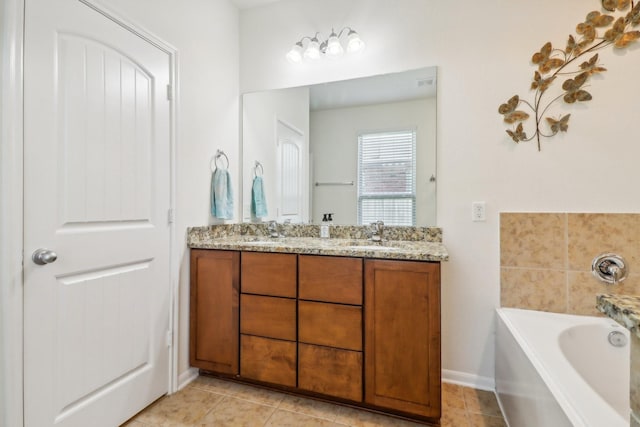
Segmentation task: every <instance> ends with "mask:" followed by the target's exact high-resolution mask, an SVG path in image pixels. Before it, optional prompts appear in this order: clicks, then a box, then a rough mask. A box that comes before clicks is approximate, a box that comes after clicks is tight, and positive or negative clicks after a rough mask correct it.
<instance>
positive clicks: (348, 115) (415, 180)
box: [242, 67, 437, 226]
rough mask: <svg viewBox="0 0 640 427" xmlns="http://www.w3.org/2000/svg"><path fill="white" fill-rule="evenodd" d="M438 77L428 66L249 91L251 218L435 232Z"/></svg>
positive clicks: (247, 194) (245, 190) (246, 166)
mask: <svg viewBox="0 0 640 427" xmlns="http://www.w3.org/2000/svg"><path fill="white" fill-rule="evenodd" d="M436 78H437V73H436V67H428V68H420V69H416V70H409V71H405V72H400V73H393V74H384V75H377V76H371V77H365V78H359V79H352V80H344V81H337V82H330V83H323V84H318V85H312V86H305V87H295V88H288V89H278V90H270V91H263V92H252V93H246V94H244V95H243V98H242V104H243V118H242V129H243V141H242V144H243V146H242V153H243V154H242V157H243V164H242V180H243V185H242V195H243V196H242V198H243V209H242V211H243V212H242V215H243V221H244V222H259V221H268V220H274V219H275V220H278V221H284V220H287V219H290V220H291V221H292V222H294V223H298V222H303V223H309V222H310V223H316V224H317V223H319V222H320V221H321V220H322V217H323V214H324V213H332V214H333V221H334V224H340V225H354V224H369V223H370V222H372V221H374V220H378V219H382V220H384V221H385V223H386V224H390V225H419V226H426V225H436V87H437V84H436ZM263 202H265V204H266V212H265V209H262V208H263V207H264V205H263ZM256 207H257V209H256Z"/></svg>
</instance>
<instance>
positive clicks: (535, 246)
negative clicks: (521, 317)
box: [500, 213, 640, 316]
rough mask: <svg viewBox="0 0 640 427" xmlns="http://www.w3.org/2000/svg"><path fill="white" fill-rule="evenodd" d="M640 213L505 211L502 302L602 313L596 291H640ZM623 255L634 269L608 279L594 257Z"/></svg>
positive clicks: (513, 304)
mask: <svg viewBox="0 0 640 427" xmlns="http://www.w3.org/2000/svg"><path fill="white" fill-rule="evenodd" d="M639 241H640V214H592V213H501V214H500V305H501V306H502V307H516V308H524V309H531V310H542V311H551V312H556V313H569V314H584V315H591V316H597V315H601V313H600V312H599V311H598V310H597V309H596V307H595V298H596V295H597V294H605V293H608V294H610V293H613V294H631V295H633V294H638V295H640V268H634V266H640V245H638V244H637V242H639ZM603 252H613V253H617V254H619V255H622V256H623V257H624V258H625V259H626V260H627V262H628V263H629V265H630V266H631V267H630V274H629V277H628V278H627V280H625V281H624V282H623V283H622V284H618V285H615V286H612V285H607V284H605V283H603V282H601V281H599V280H598V279H596V278H595V277H594V276H593V275H592V274H591V262H592V261H593V258H595V257H596V256H597V255H599V254H601V253H603Z"/></svg>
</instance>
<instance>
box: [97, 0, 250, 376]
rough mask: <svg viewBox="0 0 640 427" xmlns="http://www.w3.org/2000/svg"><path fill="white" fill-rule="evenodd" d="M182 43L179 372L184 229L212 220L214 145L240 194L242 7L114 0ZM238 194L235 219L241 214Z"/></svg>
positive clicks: (205, 0) (111, 0) (184, 332)
mask: <svg viewBox="0 0 640 427" xmlns="http://www.w3.org/2000/svg"><path fill="white" fill-rule="evenodd" d="M105 4H108V5H109V6H110V7H112V8H113V9H114V10H116V11H119V12H120V13H121V14H122V15H123V16H126V17H127V18H128V19H130V20H131V21H133V22H135V23H138V24H139V25H141V26H142V27H143V28H145V29H146V30H148V31H150V32H151V33H153V34H155V35H156V36H157V37H159V38H160V39H162V40H164V41H166V42H168V43H170V44H172V45H173V46H174V47H175V48H176V49H177V50H178V68H179V69H178V86H179V88H178V92H179V99H178V101H177V104H178V118H177V140H178V141H177V154H176V164H175V168H176V176H177V182H176V191H175V194H176V200H175V206H176V212H175V224H176V239H177V240H178V247H179V253H178V254H175V256H177V257H178V258H179V266H180V267H179V268H180V279H179V280H180V284H179V295H178V297H179V306H180V311H179V330H178V336H179V358H178V359H179V360H178V374H179V375H181V374H185V372H187V370H188V368H189V360H188V355H189V345H188V343H189V342H188V340H189V258H188V257H189V251H188V249H187V247H186V228H187V227H191V226H199V225H205V224H207V223H211V222H213V219H212V218H211V216H210V214H209V206H210V194H209V186H210V174H211V170H210V169H209V161H210V159H211V158H212V156H213V155H214V154H215V152H216V149H221V150H224V151H225V153H226V154H227V156H228V157H229V161H230V167H229V170H230V172H231V175H232V182H233V183H234V184H235V189H236V191H237V192H238V193H239V187H238V185H239V182H240V181H239V180H240V174H239V168H240V164H241V162H240V154H239V153H240V146H239V140H238V138H239V136H238V135H239V131H240V124H239V98H238V93H239V92H238V75H239V69H238V61H239V54H238V43H237V40H238V27H239V23H238V19H239V18H238V10H237V8H236V7H235V6H233V5H232V4H231V3H230V2H229V1H228V0H215V1H210V0H190V1H189V2H176V1H172V0H137V1H135V2H133V1H131V0H108V1H105ZM239 205H240V202H239V199H238V200H236V203H235V206H234V208H235V212H236V213H235V219H236V221H238V220H239V218H240V209H241V207H240V206H239Z"/></svg>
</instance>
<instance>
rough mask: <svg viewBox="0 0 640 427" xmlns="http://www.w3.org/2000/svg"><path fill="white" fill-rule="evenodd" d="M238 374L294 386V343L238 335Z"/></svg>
mask: <svg viewBox="0 0 640 427" xmlns="http://www.w3.org/2000/svg"><path fill="white" fill-rule="evenodd" d="M240 376H241V377H244V378H249V379H253V380H257V381H264V382H268V383H273V384H279V385H286V386H289V387H295V386H296V343H295V342H292V341H281V340H274V339H270V338H261V337H254V336H250V335H240Z"/></svg>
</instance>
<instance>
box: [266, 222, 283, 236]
mask: <svg viewBox="0 0 640 427" xmlns="http://www.w3.org/2000/svg"><path fill="white" fill-rule="evenodd" d="M267 231H268V232H269V236H270V237H273V238H276V237H280V233H278V223H277V222H276V221H269V222H268V223H267Z"/></svg>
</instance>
